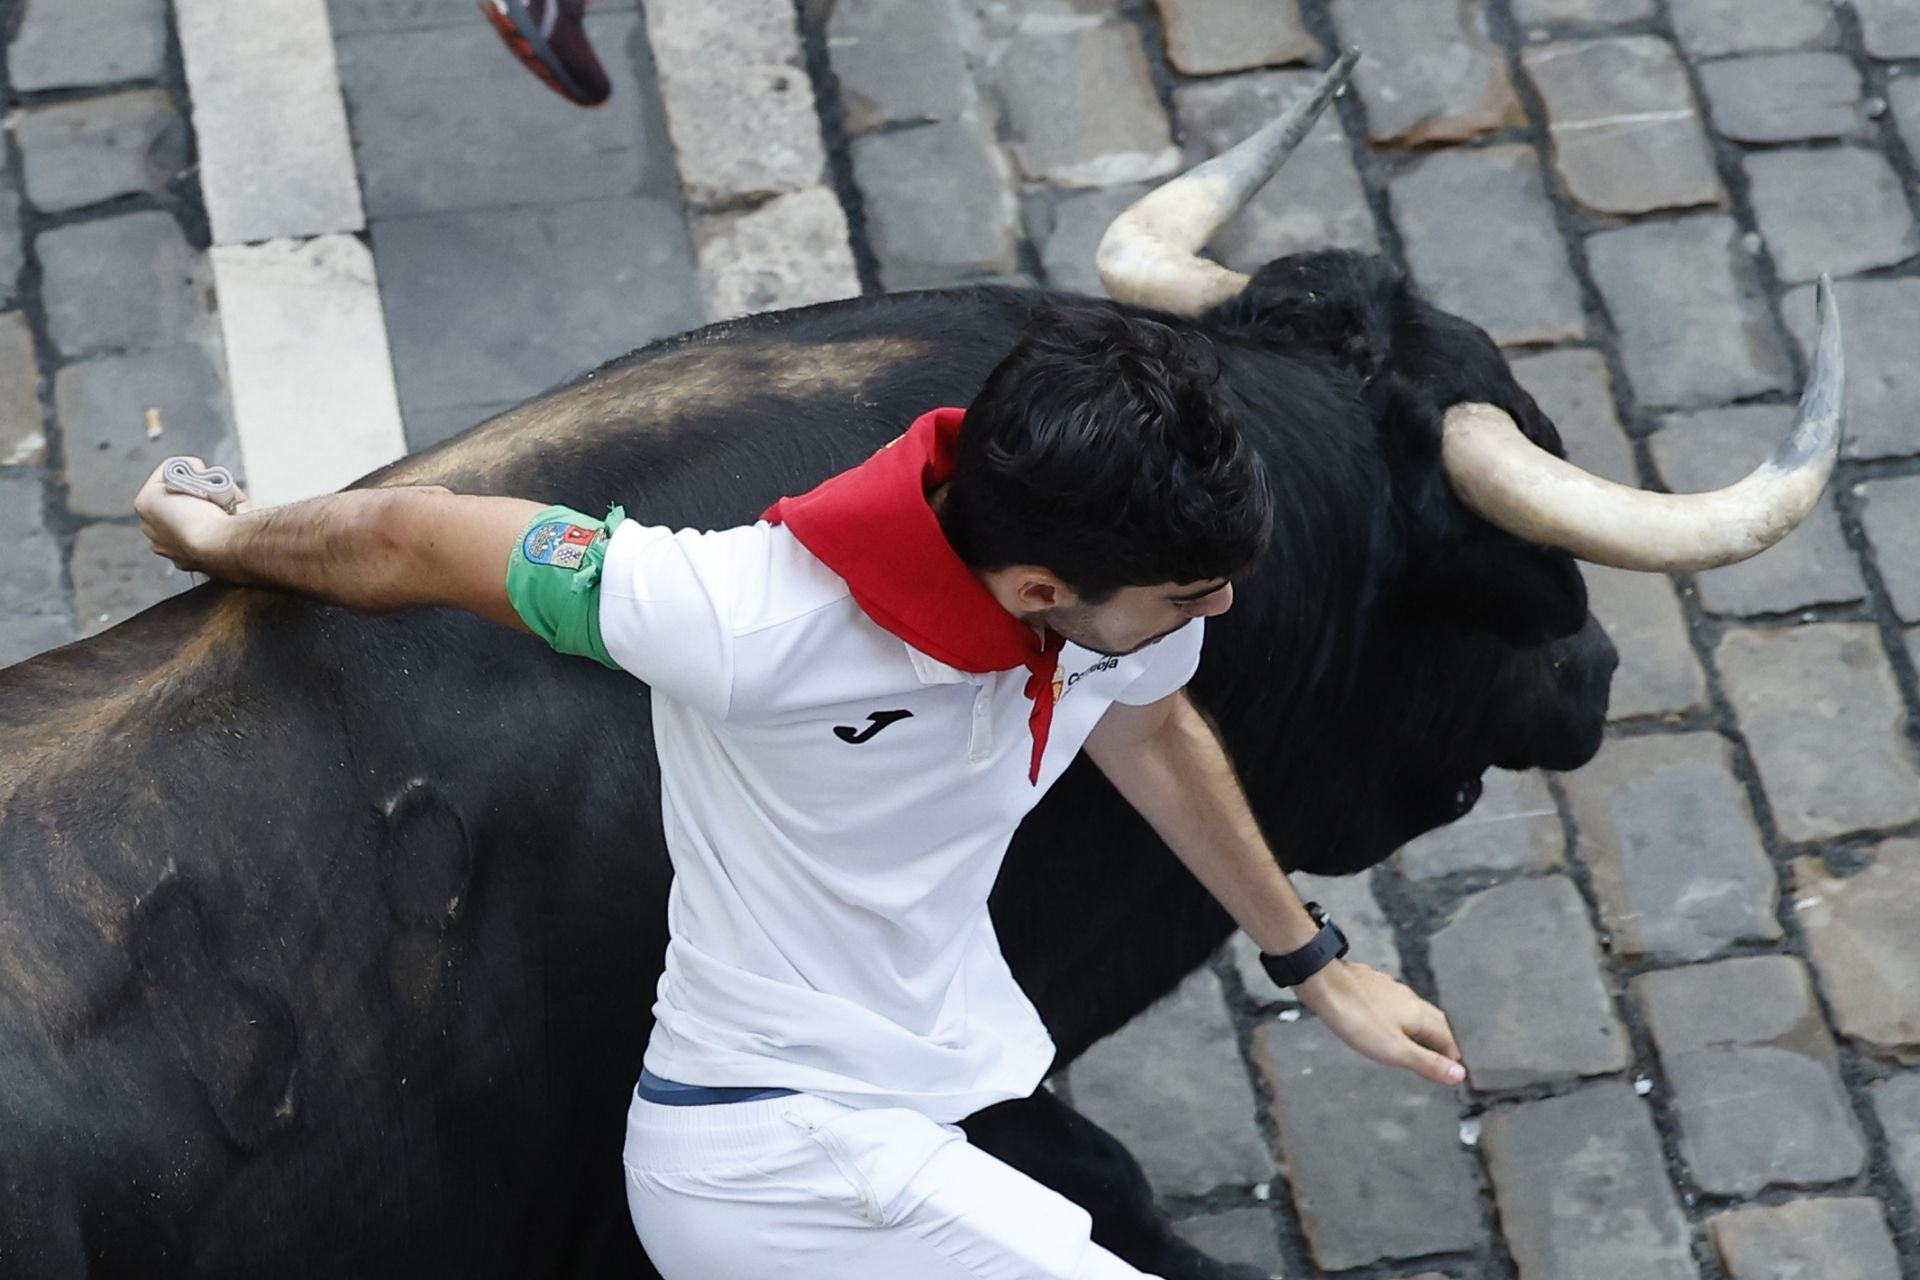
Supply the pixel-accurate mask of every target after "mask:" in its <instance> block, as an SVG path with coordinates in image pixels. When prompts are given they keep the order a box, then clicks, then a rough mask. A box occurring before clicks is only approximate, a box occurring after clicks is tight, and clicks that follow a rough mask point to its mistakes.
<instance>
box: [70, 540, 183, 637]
mask: <svg viewBox="0 0 1920 1280" xmlns="http://www.w3.org/2000/svg"><path fill="white" fill-rule="evenodd" d="M70 572H71V574H72V576H73V611H74V613H75V614H76V615H78V618H79V622H80V633H81V634H82V635H89V636H90V635H94V634H97V633H98V632H101V631H105V630H106V629H107V628H108V627H111V626H113V625H114V624H115V623H119V622H124V621H126V620H127V619H128V618H131V617H132V616H133V615H134V614H136V613H139V612H140V611H141V610H142V609H145V608H146V607H147V606H148V605H152V604H158V603H159V602H160V601H162V600H165V599H166V598H167V597H168V596H171V595H175V594H177V593H179V592H181V591H185V590H186V589H187V588H188V587H190V586H192V585H193V583H192V580H191V579H190V578H189V577H188V575H187V574H186V573H185V572H184V571H183V570H180V569H176V568H174V567H173V565H172V564H170V563H168V562H167V561H165V560H162V559H161V558H160V557H159V556H157V555H155V554H153V547H152V545H151V544H149V543H148V542H147V539H146V536H145V535H144V534H142V533H141V532H140V530H139V529H138V528H136V527H134V526H131V525H121V524H90V525H88V526H86V527H85V528H84V529H82V530H80V532H79V533H78V534H76V535H75V536H74V539H73V562H72V564H71V566H70Z"/></svg>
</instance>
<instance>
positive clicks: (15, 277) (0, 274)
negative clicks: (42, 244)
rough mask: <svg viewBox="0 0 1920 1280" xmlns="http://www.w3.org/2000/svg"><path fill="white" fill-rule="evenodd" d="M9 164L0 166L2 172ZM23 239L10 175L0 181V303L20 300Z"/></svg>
mask: <svg viewBox="0 0 1920 1280" xmlns="http://www.w3.org/2000/svg"><path fill="white" fill-rule="evenodd" d="M7 168H10V165H9V166H0V173H4V172H5V170H6V169H7ZM26 262H27V245H26V238H25V237H24V236H23V235H21V233H20V197H19V195H18V194H17V193H16V192H15V191H14V189H13V179H12V177H11V176H10V175H8V176H6V177H5V179H4V180H3V181H0V306H9V307H10V306H13V305H15V304H16V303H18V302H19V300H20V271H21V268H23V267H24V266H26Z"/></svg>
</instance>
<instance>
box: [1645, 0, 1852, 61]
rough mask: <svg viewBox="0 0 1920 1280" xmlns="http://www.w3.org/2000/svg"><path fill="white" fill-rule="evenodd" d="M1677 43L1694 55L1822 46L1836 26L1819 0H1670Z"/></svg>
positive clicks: (1830, 40) (1832, 36) (1831, 37)
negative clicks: (1678, 40)
mask: <svg viewBox="0 0 1920 1280" xmlns="http://www.w3.org/2000/svg"><path fill="white" fill-rule="evenodd" d="M1669 12H1670V13H1671V14H1672V16H1673V29H1674V32H1675V34H1677V35H1678V36H1679V37H1680V43H1681V45H1682V46H1683V47H1684V48H1685V49H1686V51H1687V52H1688V53H1690V54H1692V55H1694V56H1695V57H1707V56H1712V55H1715V54H1722V53H1748V52H1752V51H1754V50H1760V49H1811V48H1825V47H1827V46H1829V45H1831V44H1832V43H1833V42H1834V39H1835V37H1836V36H1838V34H1839V29H1838V27H1837V26H1836V25H1835V23H1834V20H1833V9H1832V8H1831V6H1829V5H1827V4H1825V3H1823V2H1822V0H1671V2H1670V4H1669Z"/></svg>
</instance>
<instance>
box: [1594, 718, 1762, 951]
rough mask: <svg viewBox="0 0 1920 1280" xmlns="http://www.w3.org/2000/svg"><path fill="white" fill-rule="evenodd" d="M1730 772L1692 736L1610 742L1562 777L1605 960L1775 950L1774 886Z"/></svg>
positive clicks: (1721, 752) (1718, 750)
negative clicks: (1743, 948)
mask: <svg viewBox="0 0 1920 1280" xmlns="http://www.w3.org/2000/svg"><path fill="white" fill-rule="evenodd" d="M1732 769H1733V762H1732V760H1731V758H1730V756H1729V754H1728V748H1727V744H1726V742H1725V741H1724V740H1722V739H1721V738H1720V737H1718V736H1717V735H1714V734H1704V733H1702V734H1680V735H1674V736H1665V735H1661V736H1656V737H1642V738H1616V739H1611V740H1609V741H1608V742H1607V743H1606V744H1605V745H1604V746H1602V747H1601V749H1600V754H1599V756H1598V757H1596V758H1595V759H1594V761H1593V762H1592V763H1591V764H1589V765H1587V766H1586V767H1585V768H1583V769H1579V770H1576V771H1575V772H1573V773H1570V774H1568V775H1567V776H1566V779H1565V782H1564V785H1565V786H1566V789H1567V799H1568V803H1569V804H1570V805H1571V806H1572V810H1573V820H1574V826H1575V829H1576V830H1578V831H1579V833H1580V835H1579V846H1578V847H1579V853H1580V857H1581V859H1582V860H1583V861H1584V862H1585V863H1586V864H1587V866H1588V868H1589V869H1590V871H1591V872H1592V875H1593V889H1594V893H1595V896H1596V897H1597V898H1598V899H1599V903H1600V919H1601V921H1602V923H1603V924H1604V925H1605V926H1606V928H1607V929H1609V930H1610V931H1611V932H1612V934H1613V945H1612V950H1613V951H1614V953H1615V954H1617V955H1620V956H1624V957H1627V958H1629V959H1635V960H1637V959H1641V958H1644V957H1647V956H1659V957H1661V958H1664V959H1671V960H1698V959H1700V958H1702V957H1704V956H1709V955H1712V954H1713V953H1715V952H1716V951H1719V950H1721V949H1722V948H1724V947H1725V946H1727V945H1728V944H1729V943H1732V942H1744V941H1765V942H1773V941H1776V940H1778V939H1779V937H1780V923H1779V921H1778V920H1776V919H1775V918H1774V908H1775V905H1776V904H1777V903H1778V901H1779V886H1778V885H1777V884H1776V882H1775V880H1774V875H1773V865H1772V864H1771V863H1770V862H1768V861H1767V854H1766V850H1765V849H1763V848H1762V847H1761V844H1760V833H1759V831H1758V830H1757V829H1756V828H1755V827H1754V824H1753V816H1752V814H1751V813H1749V812H1748V809H1747V803H1746V798H1745V797H1744V796H1743V795H1742V794H1741V791H1740V786H1739V784H1738V783H1737V782H1735V781H1734V777H1733V772H1732Z"/></svg>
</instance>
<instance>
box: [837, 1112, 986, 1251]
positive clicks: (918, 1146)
mask: <svg viewBox="0 0 1920 1280" xmlns="http://www.w3.org/2000/svg"><path fill="white" fill-rule="evenodd" d="M799 1123H801V1124H802V1127H804V1128H805V1129H806V1130H807V1135H808V1136H809V1137H810V1138H812V1139H813V1141H815V1142H817V1143H819V1144H820V1148H821V1150H823V1151H825V1152H826V1154H827V1158H828V1159H830V1160H832V1161H833V1164H834V1167H835V1168H837V1169H838V1170H839V1171H840V1173H841V1176H843V1177H844V1178H846V1180H847V1182H848V1184H849V1185H850V1186H851V1187H852V1188H853V1191H854V1194H855V1195H856V1197H857V1198H858V1199H859V1202H860V1212H861V1216H862V1217H864V1218H865V1219H866V1220H867V1221H868V1222H871V1223H872V1224H874V1225H875V1226H891V1225H893V1224H894V1223H896V1222H898V1221H899V1220H900V1218H901V1216H902V1215H903V1214H904V1213H905V1212H906V1210H907V1209H908V1208H909V1207H910V1206H911V1205H912V1204H913V1203H914V1202H915V1201H916V1199H917V1197H915V1196H914V1195H912V1194H910V1192H911V1190H912V1187H913V1180H914V1177H915V1176H916V1175H917V1174H919V1172H920V1171H921V1170H922V1169H923V1168H925V1167H926V1165H927V1162H928V1161H930V1160H932V1159H933V1157H934V1156H935V1155H936V1154H937V1153H938V1152H940V1151H941V1150H942V1149H943V1148H945V1147H948V1146H950V1145H952V1144H953V1143H956V1142H964V1141H966V1139H965V1138H964V1137H963V1136H962V1135H961V1134H960V1133H959V1132H957V1131H956V1130H953V1129H949V1128H947V1127H945V1126H943V1125H939V1124H935V1123H934V1122H933V1121H932V1120H929V1119H928V1118H927V1117H925V1116H923V1115H921V1114H920V1113H919V1112H917V1111H910V1110H907V1109H905V1108H902V1107H877V1108H873V1109H869V1110H862V1111H850V1112H848V1113H846V1114H844V1115H839V1116H834V1117H831V1118H829V1119H827V1120H826V1121H824V1122H811V1121H799Z"/></svg>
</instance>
